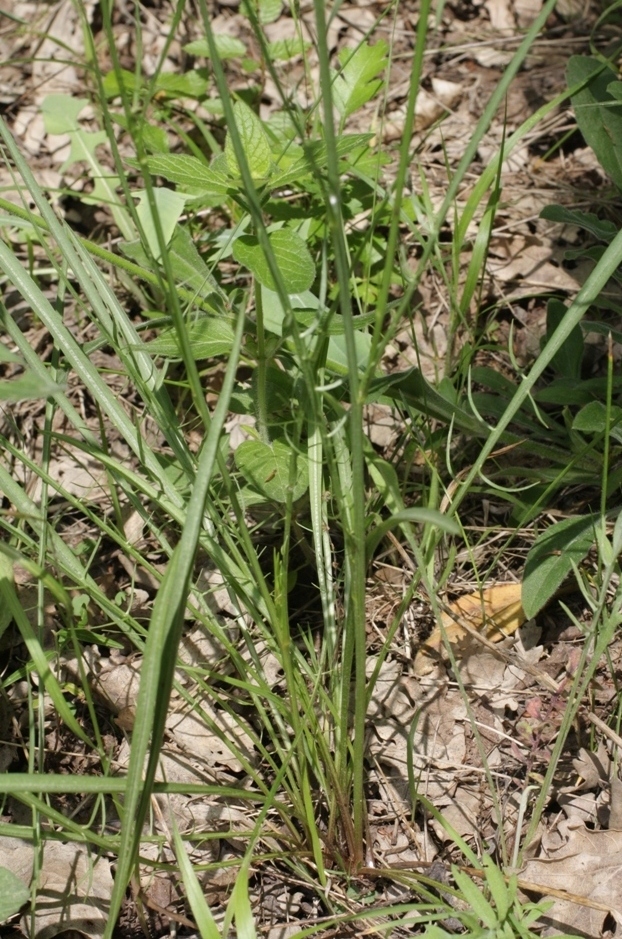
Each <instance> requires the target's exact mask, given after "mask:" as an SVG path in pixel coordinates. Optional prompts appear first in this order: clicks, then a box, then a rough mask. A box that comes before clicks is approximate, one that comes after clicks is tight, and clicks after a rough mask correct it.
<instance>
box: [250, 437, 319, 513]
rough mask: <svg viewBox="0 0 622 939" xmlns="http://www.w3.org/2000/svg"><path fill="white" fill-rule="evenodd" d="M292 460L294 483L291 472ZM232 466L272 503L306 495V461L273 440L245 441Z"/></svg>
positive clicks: (307, 472)
mask: <svg viewBox="0 0 622 939" xmlns="http://www.w3.org/2000/svg"><path fill="white" fill-rule="evenodd" d="M293 459H295V461H296V462H295V475H294V479H293V483H292V481H291V476H290V471H291V468H292V460H293ZM235 464H236V466H237V468H238V469H239V471H240V472H241V473H242V475H243V476H244V478H245V479H246V480H247V481H248V482H249V483H250V484H251V486H253V487H254V488H255V489H257V490H258V491H259V492H261V493H262V495H264V496H265V497H266V498H267V499H270V500H271V501H272V502H286V501H287V498H288V494H289V493H290V492H291V498H292V499H293V500H294V501H295V500H296V499H300V497H301V496H302V495H304V493H305V492H306V491H307V487H308V485H309V468H308V464H307V458H306V457H305V456H303V455H302V454H300V453H298V454H294V451H293V450H292V449H291V448H290V447H288V446H287V444H285V443H283V441H282V440H274V441H273V442H272V443H263V441H261V440H245V441H244V443H242V444H240V446H239V447H238V448H237V450H236V451H235Z"/></svg>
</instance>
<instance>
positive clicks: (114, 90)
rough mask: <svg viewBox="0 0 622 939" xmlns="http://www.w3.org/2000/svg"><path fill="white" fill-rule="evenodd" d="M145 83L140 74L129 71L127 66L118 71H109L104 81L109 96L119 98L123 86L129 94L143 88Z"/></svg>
mask: <svg viewBox="0 0 622 939" xmlns="http://www.w3.org/2000/svg"><path fill="white" fill-rule="evenodd" d="M119 79H120V81H119ZM144 84H145V83H144V81H142V79H141V78H140V76H139V75H135V74H134V72H129V71H128V70H127V69H125V68H122V69H120V70H119V71H118V72H116V71H112V72H108V74H107V75H105V76H104V80H103V82H102V86H103V89H104V94H105V95H106V97H107V98H117V97H118V96H119V95H120V94H121V86H123V90H124V91H125V92H126V93H127V94H133V93H134V92H135V91H137V90H139V89H140V88H143V87H144Z"/></svg>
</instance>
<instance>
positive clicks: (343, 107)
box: [333, 39, 389, 117]
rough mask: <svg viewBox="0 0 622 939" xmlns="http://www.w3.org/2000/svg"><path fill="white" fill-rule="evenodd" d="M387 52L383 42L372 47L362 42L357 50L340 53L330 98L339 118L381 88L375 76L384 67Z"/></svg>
mask: <svg viewBox="0 0 622 939" xmlns="http://www.w3.org/2000/svg"><path fill="white" fill-rule="evenodd" d="M388 51H389V47H388V45H387V43H386V42H385V41H384V39H381V40H380V41H379V42H377V43H376V44H375V45H373V46H371V45H369V43H366V42H364V43H361V45H360V46H359V47H358V48H357V49H342V50H341V52H340V53H339V61H340V62H341V65H342V69H341V71H340V72H339V73H338V74H337V75H336V76H335V81H334V83H333V96H334V100H335V107H336V108H337V110H338V111H339V113H340V114H341V116H342V117H348V116H349V115H350V114H352V113H353V112H354V111H357V110H358V109H359V108H360V107H362V106H363V105H364V104H365V103H366V102H367V101H369V100H370V98H373V96H374V95H375V94H376V92H377V91H378V90H379V89H380V88H381V87H382V79H381V78H376V75H377V74H378V73H379V72H381V71H383V69H385V68H386V66H387V64H388V61H389V59H388Z"/></svg>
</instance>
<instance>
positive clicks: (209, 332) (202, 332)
mask: <svg viewBox="0 0 622 939" xmlns="http://www.w3.org/2000/svg"><path fill="white" fill-rule="evenodd" d="M233 337H234V330H233V326H232V325H231V323H230V322H229V321H228V320H226V319H222V318H220V317H215V316H201V317H199V319H197V320H194V322H192V323H190V324H189V326H188V338H189V340H190V348H191V350H192V355H193V357H194V358H195V359H210V358H212V357H213V356H216V355H228V354H229V353H230V352H231V349H232V348H233ZM145 348H146V349H147V351H148V352H152V353H154V354H156V355H164V356H168V357H170V358H173V359H177V358H181V348H180V344H179V339H178V336H177V332H176V331H175V330H174V329H167V330H164V331H163V332H162V333H161V334H160V335H159V336H158V337H157V339H152V340H151V342H148V343H145Z"/></svg>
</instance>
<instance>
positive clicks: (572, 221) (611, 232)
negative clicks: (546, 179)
mask: <svg viewBox="0 0 622 939" xmlns="http://www.w3.org/2000/svg"><path fill="white" fill-rule="evenodd" d="M540 218H544V219H547V221H549V222H561V224H562V225H576V226H577V227H578V228H582V229H584V230H585V231H589V232H590V233H591V234H592V235H594V236H595V237H596V238H599V239H600V240H601V241H606V242H607V243H609V242H610V241H613V239H614V238H615V236H616V235H617V234H618V226H617V225H616V224H615V223H614V222H610V221H609V220H608V219H600V218H598V216H597V215H594V213H593V212H582V211H581V210H580V209H568V208H566V206H565V205H545V207H544V208H543V209H542V211H541V212H540Z"/></svg>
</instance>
